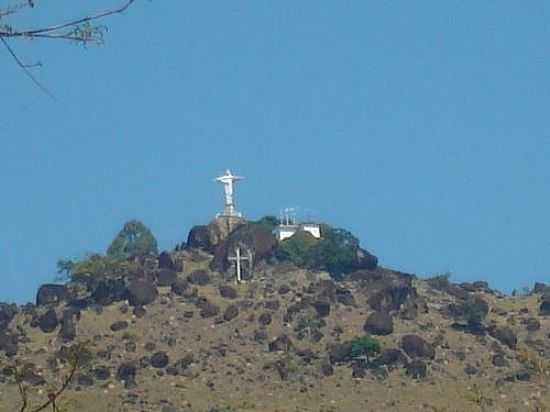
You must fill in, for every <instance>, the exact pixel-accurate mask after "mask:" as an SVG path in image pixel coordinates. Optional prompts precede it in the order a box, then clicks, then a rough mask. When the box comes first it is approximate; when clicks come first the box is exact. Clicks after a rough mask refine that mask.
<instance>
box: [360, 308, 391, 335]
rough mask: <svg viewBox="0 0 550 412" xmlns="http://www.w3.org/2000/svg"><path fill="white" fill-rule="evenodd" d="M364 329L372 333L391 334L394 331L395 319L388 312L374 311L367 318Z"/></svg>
mask: <svg viewBox="0 0 550 412" xmlns="http://www.w3.org/2000/svg"><path fill="white" fill-rule="evenodd" d="M363 329H364V331H365V332H367V333H370V334H371V335H380V336H384V335H390V334H392V333H393V319H392V317H391V316H390V315H389V314H387V313H386V312H374V313H371V314H370V315H369V317H368V318H367V320H366V322H365V325H364V326H363Z"/></svg>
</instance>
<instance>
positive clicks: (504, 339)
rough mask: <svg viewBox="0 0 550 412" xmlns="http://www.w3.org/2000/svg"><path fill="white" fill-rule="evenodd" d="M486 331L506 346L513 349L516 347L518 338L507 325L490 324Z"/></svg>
mask: <svg viewBox="0 0 550 412" xmlns="http://www.w3.org/2000/svg"><path fill="white" fill-rule="evenodd" d="M488 331H489V335H491V336H492V337H493V338H495V339H496V340H498V341H500V342H501V343H502V344H504V345H506V346H508V347H509V348H510V349H512V350H515V349H516V348H517V344H518V338H517V336H516V334H515V333H514V331H513V330H512V329H510V328H509V327H508V326H492V327H490V328H489V329H488Z"/></svg>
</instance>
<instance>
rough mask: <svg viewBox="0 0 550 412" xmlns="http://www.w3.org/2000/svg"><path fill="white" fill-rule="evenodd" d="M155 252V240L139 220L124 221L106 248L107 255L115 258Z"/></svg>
mask: <svg viewBox="0 0 550 412" xmlns="http://www.w3.org/2000/svg"><path fill="white" fill-rule="evenodd" d="M156 254H158V245H157V240H156V239H155V237H154V236H153V233H152V232H151V231H150V230H149V228H148V227H147V226H145V225H144V224H143V223H142V222H140V221H139V220H130V221H129V222H126V223H125V224H124V227H123V228H122V230H121V231H120V232H119V233H118V235H117V236H116V237H115V238H114V239H113V241H112V242H111V244H110V245H109V247H108V248H107V256H108V257H112V258H117V259H127V258H129V257H132V256H146V255H156Z"/></svg>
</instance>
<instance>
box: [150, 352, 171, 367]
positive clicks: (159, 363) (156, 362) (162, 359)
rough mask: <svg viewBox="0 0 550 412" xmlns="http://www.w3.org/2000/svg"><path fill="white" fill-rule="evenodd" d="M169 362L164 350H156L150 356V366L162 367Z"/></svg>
mask: <svg viewBox="0 0 550 412" xmlns="http://www.w3.org/2000/svg"><path fill="white" fill-rule="evenodd" d="M168 363H170V358H169V357H168V355H167V354H166V352H162V351H161V352H157V353H155V354H154V355H153V356H152V357H151V366H152V367H153V368H157V369H162V368H165V367H166V366H168Z"/></svg>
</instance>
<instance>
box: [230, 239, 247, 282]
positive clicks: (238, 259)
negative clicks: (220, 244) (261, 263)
mask: <svg viewBox="0 0 550 412" xmlns="http://www.w3.org/2000/svg"><path fill="white" fill-rule="evenodd" d="M251 255H252V254H251V253H250V251H249V252H248V256H241V248H240V247H236V248H235V256H230V257H228V258H227V259H228V260H230V261H232V262H236V263H237V283H241V282H242V281H243V277H242V271H241V270H242V268H241V262H242V261H248V267H249V268H251V266H252V256H251Z"/></svg>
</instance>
